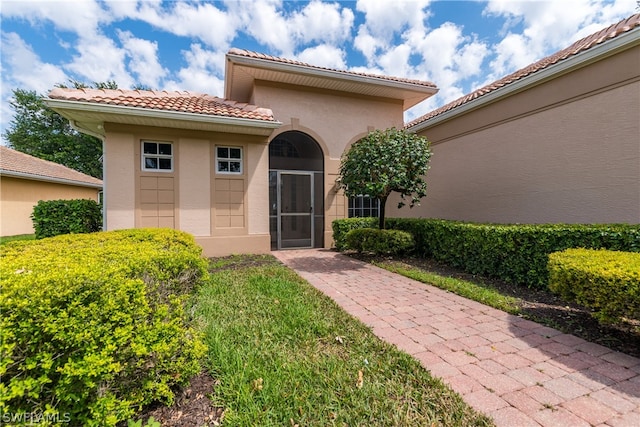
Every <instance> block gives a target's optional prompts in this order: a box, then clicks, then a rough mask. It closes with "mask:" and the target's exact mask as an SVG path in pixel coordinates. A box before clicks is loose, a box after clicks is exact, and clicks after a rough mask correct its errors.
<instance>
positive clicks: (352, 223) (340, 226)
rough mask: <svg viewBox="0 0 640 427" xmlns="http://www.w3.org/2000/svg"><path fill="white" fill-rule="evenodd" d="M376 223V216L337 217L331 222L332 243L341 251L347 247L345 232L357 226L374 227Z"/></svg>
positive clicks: (355, 228) (357, 227)
mask: <svg viewBox="0 0 640 427" xmlns="http://www.w3.org/2000/svg"><path fill="white" fill-rule="evenodd" d="M377 225H378V218H374V217H367V218H345V219H338V220H335V221H333V222H332V223H331V228H332V229H333V243H334V245H335V247H336V249H337V250H339V251H343V250H345V249H347V241H346V237H347V233H348V232H349V231H351V230H357V229H359V228H374V227H377Z"/></svg>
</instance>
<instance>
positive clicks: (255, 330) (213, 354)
mask: <svg viewBox="0 0 640 427" xmlns="http://www.w3.org/2000/svg"><path fill="white" fill-rule="evenodd" d="M211 269H212V273H211V280H210V283H209V284H208V285H207V286H205V287H203V288H202V289H200V291H199V294H198V308H197V309H198V314H199V318H200V320H201V322H202V328H203V330H204V333H205V340H206V344H207V345H208V347H209V355H208V356H209V357H208V360H209V368H210V370H211V372H212V375H213V376H214V377H215V378H216V379H217V380H218V381H219V385H217V386H216V387H215V389H214V395H213V399H214V403H216V404H218V405H220V406H224V407H225V408H226V412H225V418H224V424H225V425H229V426H295V425H300V426H345V425H348V426H416V425H421V426H423V425H424V426H432V425H450V426H453V425H455V426H474V425H475V426H488V425H492V422H491V420H490V419H488V418H486V417H485V416H483V415H481V414H479V413H477V412H475V411H474V410H473V409H472V408H470V407H469V406H468V405H466V404H465V403H464V402H463V401H462V399H461V398H460V396H459V395H457V394H456V393H454V392H453V391H452V390H451V389H449V388H448V387H446V386H445V385H444V384H443V383H442V382H441V381H440V380H439V379H436V378H433V377H431V376H430V374H429V373H428V371H426V370H425V369H424V368H422V367H421V365H420V364H419V362H418V361H416V360H415V359H413V358H412V357H410V356H409V355H408V354H406V353H403V352H400V351H399V350H397V348H396V347H394V346H392V345H390V344H387V343H384V342H382V341H381V340H379V339H378V338H377V337H375V336H374V335H373V333H372V332H371V331H370V329H369V328H367V327H366V326H365V325H364V324H362V323H361V322H359V321H358V320H356V319H354V318H353V317H351V316H349V315H348V314H347V313H346V312H344V311H343V310H342V309H341V308H340V307H338V306H337V305H336V304H335V303H334V302H333V301H332V300H331V299H329V298H328V297H326V296H324V295H323V294H322V293H320V292H319V291H317V290H316V289H315V288H313V287H312V286H311V285H309V284H308V283H307V282H305V281H304V280H303V279H301V278H300V277H299V276H297V275H296V274H295V273H294V272H293V271H291V270H289V269H288V268H286V267H284V266H282V265H281V264H280V263H279V262H278V261H277V260H275V258H273V257H271V256H270V255H265V256H260V257H255V256H254V257H233V258H229V259H217V260H212V262H211Z"/></svg>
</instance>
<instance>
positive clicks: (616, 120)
mask: <svg viewBox="0 0 640 427" xmlns="http://www.w3.org/2000/svg"><path fill="white" fill-rule="evenodd" d="M406 128H407V129H409V130H410V131H413V132H416V133H417V134H419V135H424V136H426V137H428V139H429V140H430V141H431V143H432V151H433V157H432V160H431V169H430V170H429V173H428V180H427V182H428V186H429V188H428V196H427V198H426V199H425V201H424V203H422V206H420V207H417V208H414V209H413V211H407V210H406V209H405V210H400V211H397V212H393V213H389V214H390V215H395V216H409V215H410V216H421V217H434V218H447V219H456V220H465V221H480V222H496V223H514V222H515V223H558V222H564V223H614V222H621V223H636V224H637V223H640V14H636V15H633V16H631V17H629V18H628V19H626V20H623V21H621V22H619V23H617V24H615V25H611V26H610V27H608V28H605V29H603V30H602V31H599V32H597V33H595V34H592V35H590V36H588V37H585V38H583V39H581V40H579V41H577V42H575V43H573V44H572V45H571V46H569V47H568V48H566V49H563V50H561V51H559V52H557V53H555V54H553V55H551V56H548V57H546V58H544V59H541V60H540V61H537V62H535V63H533V64H531V65H529V66H528V67H525V68H523V69H521V70H518V71H516V72H514V73H512V74H510V75H508V76H506V77H504V78H502V79H500V80H498V81H496V82H493V83H491V84H489V85H486V86H484V87H482V88H480V89H478V90H476V91H474V92H472V93H470V94H468V95H466V96H464V97H462V98H460V99H458V100H456V101H453V102H451V103H449V104H447V105H445V106H443V107H441V108H438V109H437V110H435V111H432V112H430V113H428V114H426V115H425V116H422V117H420V118H418V119H416V120H414V121H412V122H411V123H408V124H407V126H406ZM389 205H391V206H393V203H389Z"/></svg>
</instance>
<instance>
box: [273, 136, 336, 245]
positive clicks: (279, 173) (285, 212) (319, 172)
mask: <svg viewBox="0 0 640 427" xmlns="http://www.w3.org/2000/svg"><path fill="white" fill-rule="evenodd" d="M323 183H324V172H323V156H322V151H321V150H320V147H319V146H318V144H317V143H316V142H315V141H314V140H313V138H311V137H310V136H308V135H307V134H304V133H302V132H297V131H290V132H284V133H282V134H280V135H278V136H277V137H276V138H274V140H273V141H272V142H271V144H270V145H269V228H270V233H271V249H273V250H276V249H293V248H300V249H302V248H318V247H322V246H323V236H324V185H323Z"/></svg>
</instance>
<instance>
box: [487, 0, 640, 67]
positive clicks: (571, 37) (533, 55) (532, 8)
mask: <svg viewBox="0 0 640 427" xmlns="http://www.w3.org/2000/svg"><path fill="white" fill-rule="evenodd" d="M635 6H636V5H635V2H634V1H633V0H617V1H615V2H613V3H611V2H607V3H605V2H604V1H602V0H565V1H562V2H560V1H550V0H542V1H526V2H521V1H517V2H514V1H507V0H492V1H489V2H488V4H487V7H486V8H485V10H484V12H483V13H485V14H487V15H493V16H498V17H502V18H505V19H506V22H507V24H506V29H507V30H508V32H507V34H506V35H505V36H504V38H503V40H502V41H500V42H499V43H497V44H496V46H495V54H496V58H495V60H494V61H493V62H492V64H491V65H492V69H493V73H492V76H491V77H495V78H500V77H502V76H504V75H506V74H509V73H510V72H513V71H515V70H517V69H520V68H522V67H524V66H526V65H529V64H531V63H532V62H535V61H537V60H538V59H541V58H543V57H545V56H547V55H550V54H552V53H555V52H557V51H558V50H561V49H563V48H565V47H567V46H569V45H570V44H571V43H573V42H574V41H576V40H579V39H580V38H582V37H585V36H587V35H589V34H592V33H594V32H595V31H598V30H599V29H601V28H603V27H605V26H607V25H610V24H611V23H614V22H616V21H619V20H621V19H623V18H625V17H627V16H630V15H631V14H633V12H634V8H635ZM567 10H571V13H566V11H567ZM518 25H521V26H522V30H519V29H518V27H517V26H518ZM512 30H515V31H517V32H512Z"/></svg>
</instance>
